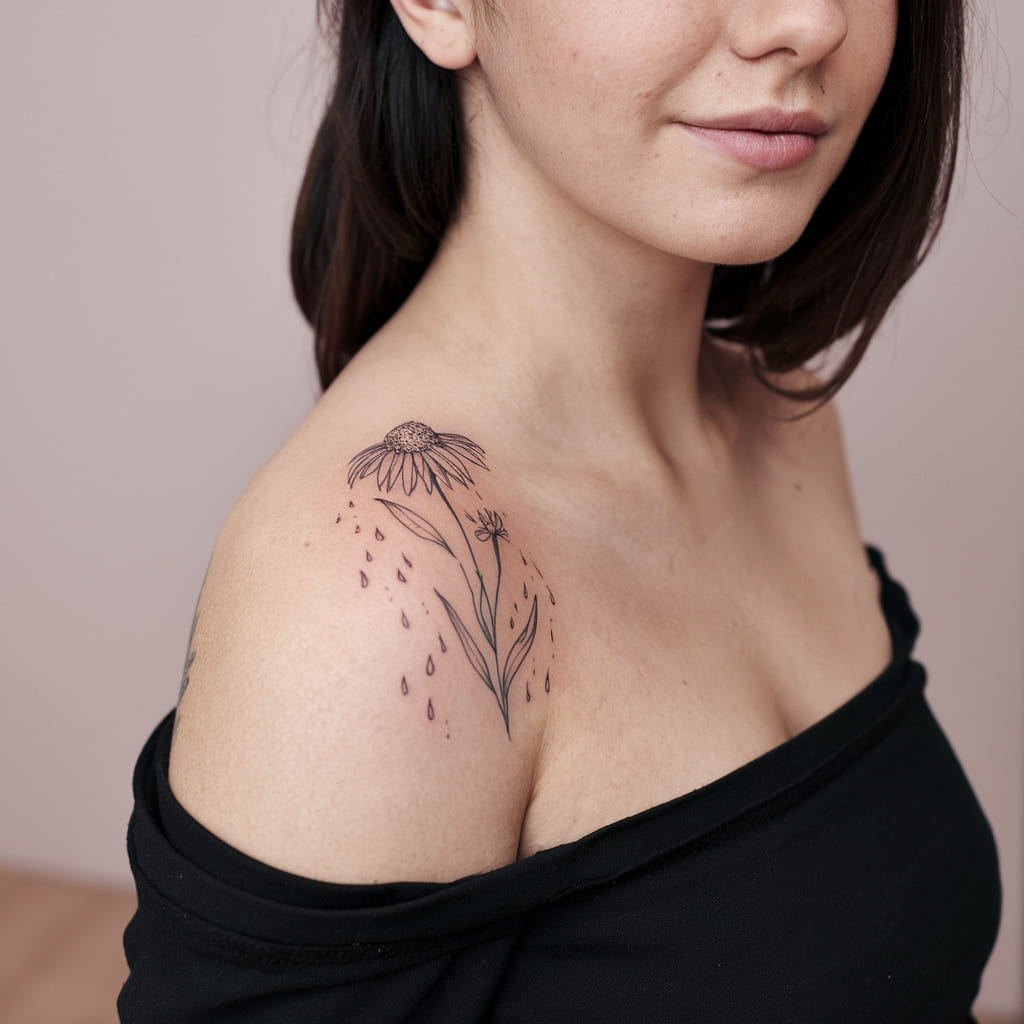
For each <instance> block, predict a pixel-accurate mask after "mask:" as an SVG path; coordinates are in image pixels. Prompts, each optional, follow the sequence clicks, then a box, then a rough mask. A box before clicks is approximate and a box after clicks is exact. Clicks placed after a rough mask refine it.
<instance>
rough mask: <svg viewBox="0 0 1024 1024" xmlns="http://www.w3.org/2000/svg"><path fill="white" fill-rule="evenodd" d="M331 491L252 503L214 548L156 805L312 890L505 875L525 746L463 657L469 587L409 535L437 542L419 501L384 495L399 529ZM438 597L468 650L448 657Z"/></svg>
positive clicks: (378, 511) (519, 805)
mask: <svg viewBox="0 0 1024 1024" xmlns="http://www.w3.org/2000/svg"><path fill="white" fill-rule="evenodd" d="M339 477H340V479H339V480H337V481H335V483H333V484H328V485H327V486H326V489H320V490H317V489H314V493H313V496H310V494H309V493H303V494H300V495H299V496H298V497H294V496H293V495H291V494H290V492H289V489H288V488H287V487H282V486H280V485H279V484H278V483H274V484H271V485H269V486H257V487H256V488H254V489H253V492H252V493H251V494H250V495H248V496H247V497H246V498H244V499H243V501H242V502H240V504H239V506H238V507H237V508H236V510H235V511H234V512H233V513H232V516H231V518H230V519H229V521H228V523H227V524H226V526H225V528H224V530H223V531H222V533H221V536H220V538H219V540H218V543H217V546H216V549H215V552H214V555H213V558H212V560H211V564H210V568H209V571H208V573H207V579H206V582H205V584H204V588H203V593H202V595H201V598H200V603H199V608H198V615H197V618H196V622H195V629H194V636H193V644H192V651H193V652H194V657H193V658H192V659H191V665H190V668H189V682H188V687H187V689H186V690H185V692H184V694H183V696H182V699H181V702H180V705H179V710H178V720H177V723H176V729H175V736H174V742H173V746H172V754H171V766H170V781H171V786H172V789H173V790H174V792H175V795H176V796H177V798H178V799H179V801H180V802H181V803H182V805H183V806H184V807H185V809H186V810H188V811H189V812H190V813H191V814H192V815H193V816H194V817H195V818H196V819H197V820H199V821H200V822H201V823H202V824H203V825H205V826H206V827H207V828H209V829H210V830H211V831H213V832H214V833H215V834H217V835H218V836H220V837H221V838H222V839H223V840H225V841H226V842H228V843H230V844H231V845H233V846H235V847H236V848H238V849H240V850H242V851H243V852H245V853H247V854H249V855H250V856H253V857H255V858H257V859H259V860H262V861H265V862H267V863H269V864H272V865H274V866H276V867H279V868H282V869H284V870H288V871H291V872H293V873H296V874H302V875H307V876H309V877H314V878H320V879H323V880H327V881H339V882H350V883H371V882H378V881H389V880H423V881H427V880H430V881H441V880H450V879H452V878H456V877H459V876H461V875H465V874H470V873H474V872H478V871H482V870H486V869H489V868H493V867H496V866H498V865H499V864H502V863H508V862H510V861H512V860H514V859H515V857H516V851H517V848H518V841H519V831H520V826H521V822H522V817H523V814H524V813H525V806H526V802H527V800H528V796H529V787H530V783H531V769H530V763H531V756H530V750H531V746H532V743H533V739H532V737H533V736H534V731H533V730H532V727H531V726H530V724H529V723H528V722H519V723H518V726H516V723H514V724H513V730H510V731H509V732H506V725H505V721H504V720H503V717H502V713H501V708H500V706H499V704H500V702H499V701H498V700H497V698H496V695H495V694H494V693H493V692H492V691H489V690H488V689H487V686H486V685H485V683H484V681H483V679H482V677H481V675H480V672H479V671H478V670H477V668H478V666H477V667H475V666H474V663H473V659H474V657H476V655H473V656H472V657H471V648H472V647H473V646H475V647H476V648H477V654H479V651H480V649H481V648H483V649H484V650H485V651H487V647H486V643H485V642H484V640H483V639H481V637H480V633H479V629H477V628H476V622H475V621H474V618H473V614H474V611H473V608H472V604H471V596H472V593H473V587H472V585H471V584H472V583H474V582H475V578H474V577H473V573H472V572H471V573H470V574H469V575H468V576H467V574H466V573H465V572H464V571H463V570H464V568H465V566H464V565H463V564H461V562H460V559H459V557H457V555H456V553H453V550H451V549H448V550H446V549H445V548H443V547H442V546H441V545H440V544H438V543H436V542H431V541H430V539H429V536H427V528H426V526H424V525H422V523H429V522H430V521H431V520H433V521H434V522H435V523H436V524H437V525H436V529H437V531H438V533H439V534H441V533H443V534H445V535H449V534H451V533H452V531H456V527H455V524H453V523H451V522H448V523H443V522H442V521H441V516H443V515H444V509H443V508H442V507H441V506H440V504H439V503H438V502H437V500H436V498H437V495H433V496H427V495H425V494H424V493H423V492H422V489H421V492H420V494H419V495H414V496H413V497H412V498H409V499H406V498H405V497H404V496H403V495H401V492H399V494H398V495H392V497H395V498H396V501H395V502H394V504H395V505H396V506H397V505H398V504H399V502H398V501H397V498H398V497H401V498H402V507H403V508H405V509H406V510H407V511H408V512H414V513H415V515H417V516H420V517H421V518H422V523H421V522H419V521H417V520H414V519H412V518H410V519H408V521H407V522H405V523H404V524H403V522H402V521H401V519H400V518H397V517H396V516H395V514H394V512H391V511H389V509H388V507H387V506H385V505H384V504H383V503H382V502H379V501H377V500H376V498H377V496H378V495H377V492H376V489H375V488H369V489H367V488H354V489H352V490H350V489H349V488H348V486H347V485H346V482H345V477H344V473H343V472H342V473H341V474H339ZM427 497H430V498H431V500H429V501H424V498H427ZM399 515H402V513H399ZM456 532H457V531H456ZM464 536H466V534H465V532H463V534H462V535H461V536H459V540H460V542H461V541H462V540H463V537H464ZM468 538H469V539H470V540H472V533H469V534H468ZM454 547H455V541H454V540H451V548H454ZM481 547H482V548H483V545H482V546H481ZM484 553H486V552H484V551H481V554H484ZM468 559H469V556H468V555H466V556H464V557H463V558H462V562H466V561H468ZM481 565H483V559H482V558H481ZM483 575H484V576H486V575H487V570H486V568H485V569H484V572H483ZM491 583H493V581H491V580H489V581H488V585H490V584H491ZM442 595H445V597H446V599H447V600H448V601H449V605H450V607H451V609H452V612H453V613H454V615H455V617H456V618H458V619H459V621H460V622H463V620H465V621H466V622H468V623H469V624H470V626H466V627H465V629H466V632H467V633H469V634H473V633H476V636H477V639H476V640H475V641H474V640H473V639H472V635H471V636H470V638H469V639H468V640H460V636H459V634H458V633H457V631H456V626H455V619H453V618H452V614H451V613H449V612H448V610H447V609H446V607H445V604H444V603H443V602H442V600H441V596H442ZM471 627H473V628H471ZM531 639H532V638H531ZM487 653H490V652H487ZM501 653H504V652H501ZM500 668H501V666H500V665H499V667H498V669H492V670H491V672H492V674H497V673H498V672H499V671H500Z"/></svg>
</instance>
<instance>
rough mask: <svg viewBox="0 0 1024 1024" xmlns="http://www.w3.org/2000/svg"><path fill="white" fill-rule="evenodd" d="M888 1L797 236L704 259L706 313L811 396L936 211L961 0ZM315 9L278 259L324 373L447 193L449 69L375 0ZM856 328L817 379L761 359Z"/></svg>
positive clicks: (926, 241)
mask: <svg viewBox="0 0 1024 1024" xmlns="http://www.w3.org/2000/svg"><path fill="white" fill-rule="evenodd" d="M898 6H899V14H898V19H899V20H898V27H897V34H896V44H895V49H894V52H893V58H892V64H891V66H890V68H889V73H888V75H887V77H886V80H885V84H884V85H883V87H882V91H881V94H880V96H879V98H878V101H877V102H876V103H875V106H874V109H873V110H872V112H871V115H870V117H869V118H868V121H867V123H866V124H865V126H864V129H863V131H862V133H861V135H860V138H859V139H858V141H857V144H856V146H855V148H854V150H853V153H852V154H851V156H850V159H849V161H848V162H847V164H846V166H845V167H844V169H843V171H842V173H841V174H840V175H839V178H838V179H837V180H836V182H835V184H834V185H833V186H832V188H831V189H830V190H829V192H828V193H827V194H826V196H825V198H824V199H823V200H822V202H821V204H820V205H819V207H818V209H817V211H816V212H815V214H814V216H813V217H812V219H811V221H810V223H809V224H808V226H807V228H806V230H805V231H804V233H803V234H802V235H801V237H800V239H799V240H798V241H797V243H796V244H795V245H794V246H793V247H792V248H790V249H789V250H787V251H786V252H785V253H783V254H782V255H781V256H779V257H777V258H776V259H773V260H770V261H768V262H767V263H760V264H756V265H752V266H740V267H731V266H720V267H717V268H716V269H715V272H714V275H713V278H712V284H711V294H710V297H709V301H708V309H707V314H706V326H707V330H708V331H709V332H710V333H712V334H714V335H715V336H717V337H720V338H723V339H725V340H729V341H734V342H740V343H743V344H745V345H746V346H747V349H748V353H749V356H750V362H751V366H752V369H753V371H754V373H755V375H756V376H757V377H758V379H759V380H760V381H761V382H762V383H763V384H764V385H765V386H766V387H768V388H770V389H771V390H773V391H776V392H778V393H779V394H785V395H788V396H789V397H791V398H794V399H799V400H803V401H816V400H819V399H820V400H821V401H826V400H828V398H830V397H831V396H832V395H834V394H835V393H836V392H837V391H838V390H839V388H840V387H841V386H842V385H843V384H844V383H845V382H846V380H847V379H848V378H849V376H850V374H851V373H853V371H854V369H855V368H856V366H857V364H858V363H859V362H860V360H861V358H862V356H863V355H864V352H865V350H866V349H867V346H868V343H869V342H870V341H871V338H872V337H873V335H874V334H875V332H876V330H877V329H878V326H879V324H880V323H881V321H882V319H883V317H884V316H885V313H886V311H887V310H888V308H889V306H890V304H891V303H892V301H893V300H894V299H895V298H896V295H897V294H898V293H899V291H900V289H901V288H902V287H903V285H904V284H905V283H906V282H907V280H908V279H909V278H910V276H911V275H912V274H913V273H914V271H915V270H916V269H917V267H918V266H919V265H920V263H921V260H922V259H923V258H924V256H925V255H926V254H927V252H928V250H929V248H930V247H931V244H932V242H933V241H934V238H935V235H936V232H937V231H938V228H939V225H940V223H941V221H942V217H943V214H944V213H945V209H946V203H947V200H948V197H949V191H950V185H951V182H952V176H953V170H954V165H955V161H956V150H957V141H958V137H959V125H960V102H961V89H962V76H963V63H964V0H900V2H899V5H898ZM342 8H344V14H343V12H342ZM319 12H320V16H321V21H322V24H323V26H324V28H325V31H326V34H327V35H328V38H329V39H331V40H332V41H333V43H334V49H333V54H334V57H335V59H336V72H335V81H334V88H333V92H332V95H331V97H330V101H329V103H328V106H327V110H326V112H325V114H324V118H323V121H322V122H321V124H320V127H319V130H318V132H317V135H316V141H315V142H314V144H313V149H312V152H311V154H310V158H309V163H308V166H307V168H306V175H305V179H304V180H303V183H302V189H301V191H300V193H299V198H298V203H297V207H296V211H295V219H294V223H293V227H292V251H291V273H292V283H293V286H294V289H295V296H296V298H297V300H298V303H299V306H300V307H301V309H302V312H303V314H304V315H305V317H306V319H307V320H308V321H309V322H310V324H311V325H312V327H313V329H314V332H315V337H316V359H317V367H318V369H319V373H320V382H321V384H322V386H323V387H325V388H326V387H327V386H328V385H329V384H330V383H331V381H332V380H334V378H335V377H336V376H337V375H338V373H339V372H340V371H341V369H342V367H343V366H344V365H345V363H346V362H347V361H348V359H349V358H350V357H351V356H352V355H353V354H354V353H355V351H356V350H357V349H358V348H359V347H360V345H362V344H363V343H364V342H365V341H366V340H367V339H368V338H369V337H370V336H371V335H372V334H373V333H374V332H375V331H376V330H377V329H378V328H379V327H380V326H381V325H382V324H383V323H384V322H385V321H386V320H387V319H388V318H389V317H390V316H391V315H392V314H393V313H394V312H395V311H396V310H397V309H398V307H399V306H400V305H401V304H402V302H404V301H405V299H406V298H407V296H408V295H409V293H410V292H411V291H412V289H413V288H414V287H415V285H416V283H417V282H418V281H419V279H420V277H421V276H422V274H423V272H424V270H425V269H426V266H427V264H428V263H429V262H430V260H431V258H432V257H433V255H434V253H435V252H436V250H437V246H438V243H439V241H440V239H441V236H442V235H443V233H444V231H445V228H446V227H447V225H448V222H449V220H450V219H451V217H452V215H453V213H454V212H455V210H456V208H457V206H458V203H459V197H460V195H461V187H462V170H463V165H462V155H463V152H464V147H465V139H464V133H463V126H462V118H461V112H460V107H459V97H458V90H457V86H456V81H457V80H456V77H455V75H454V74H453V73H452V72H450V71H446V70H443V69H441V68H439V67H437V66H436V65H434V64H432V63H431V62H430V61H429V60H428V59H427V58H426V57H425V56H424V55H423V53H422V52H421V51H420V50H419V48H418V47H416V46H415V45H414V44H413V43H412V41H411V40H410V39H409V38H408V36H407V35H406V33H405V30H404V29H403V28H402V25H401V23H400V22H399V20H398V17H397V16H396V15H395V13H394V11H393V9H392V7H391V4H390V3H389V2H388V0H343V2H342V0H319ZM854 332H856V334H855V336H854V337H853V344H852V345H851V346H850V350H849V352H848V353H847V355H846V357H845V359H844V361H843V362H842V364H841V365H840V366H839V368H838V369H837V370H836V371H835V372H834V373H833V375H832V377H831V378H830V379H829V380H827V381H825V382H824V383H822V384H821V385H820V386H817V387H813V388H806V389H802V390H799V391H787V390H786V389H784V388H782V387H780V386H778V385H776V384H773V383H772V382H771V381H770V380H768V379H767V378H766V377H765V376H764V373H765V371H767V372H768V373H772V372H776V373H784V372H787V371H789V370H793V369H795V368H797V367H800V366H803V365H804V364H806V363H807V362H808V361H809V360H810V359H811V358H812V357H813V356H815V355H817V354H818V353H820V352H822V351H824V350H825V349H826V348H827V347H828V346H830V345H831V344H833V343H834V342H836V341H837V340H839V339H840V338H843V337H846V336H847V335H853V334H854Z"/></svg>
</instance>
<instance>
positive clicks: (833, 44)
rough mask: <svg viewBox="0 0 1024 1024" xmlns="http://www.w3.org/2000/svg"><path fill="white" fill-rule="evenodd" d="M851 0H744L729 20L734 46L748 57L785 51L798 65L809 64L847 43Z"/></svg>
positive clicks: (736, 7)
mask: <svg viewBox="0 0 1024 1024" xmlns="http://www.w3.org/2000/svg"><path fill="white" fill-rule="evenodd" d="M848 2H849V0H740V2H739V3H737V4H736V5H735V6H734V8H733V11H732V14H731V17H730V20H729V33H730V45H731V46H732V50H733V52H734V53H736V54H737V55H738V56H740V57H742V58H744V59H745V60H759V59H760V58H762V57H767V56H768V55H769V54H781V55H784V56H785V57H786V58H787V59H788V61H789V63H790V64H792V65H794V66H795V67H809V66H811V65H814V64H817V63H818V62H819V61H822V60H824V59H825V58H826V57H828V56H829V54H831V53H834V52H835V51H836V50H838V49H839V47H840V46H842V45H843V41H844V40H845V39H846V33H847V29H848V28H849V23H848V21H847V17H846V6H847V3H848ZM853 2H857V0H853Z"/></svg>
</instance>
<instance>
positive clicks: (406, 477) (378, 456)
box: [348, 420, 554, 739]
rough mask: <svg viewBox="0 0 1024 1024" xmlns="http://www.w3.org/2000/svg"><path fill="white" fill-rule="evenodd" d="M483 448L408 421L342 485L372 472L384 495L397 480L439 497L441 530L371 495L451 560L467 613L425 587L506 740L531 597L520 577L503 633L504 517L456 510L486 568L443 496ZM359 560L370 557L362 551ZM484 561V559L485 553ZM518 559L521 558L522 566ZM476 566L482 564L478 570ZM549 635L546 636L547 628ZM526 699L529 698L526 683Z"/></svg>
mask: <svg viewBox="0 0 1024 1024" xmlns="http://www.w3.org/2000/svg"><path fill="white" fill-rule="evenodd" d="M484 454H485V453H484V450H483V448H481V447H480V445H478V444H476V443H475V442H473V441H471V440H469V438H467V437H463V436H462V435H461V434H442V433H438V432H436V431H434V430H432V429H431V428H430V427H428V426H427V425H426V424H425V423H418V422H416V421H413V420H410V421H408V422H406V423H402V424H400V425H399V426H397V427H394V428H393V429H392V430H389V431H388V432H387V434H385V436H384V441H383V442H382V443H381V444H375V445H371V446H370V447H369V448H364V449H363V450H362V451H361V452H359V453H358V454H357V455H356V456H355V457H354V458H353V459H352V460H351V462H350V463H349V466H348V484H349V487H350V488H351V487H354V486H355V485H356V484H357V483H358V482H359V481H360V480H363V479H365V478H366V477H368V476H371V475H372V476H375V479H376V484H377V490H378V492H384V493H390V492H391V491H392V489H393V488H394V487H395V486H396V485H398V484H399V483H400V484H401V487H402V490H403V491H404V492H405V494H406V495H407V496H411V495H412V494H413V493H414V491H416V489H417V487H419V486H420V485H422V488H423V491H425V492H426V494H428V495H434V496H436V497H437V498H438V499H439V500H440V504H441V505H443V507H444V511H445V512H446V513H447V519H443V520H441V522H442V523H443V522H448V523H449V526H448V527H446V532H447V536H446V533H445V532H442V530H440V529H438V527H437V526H436V525H435V523H434V522H431V520H430V519H427V518H426V517H425V516H424V515H422V514H420V513H419V512H417V511H414V510H413V509H411V508H409V507H407V506H406V505H402V504H399V503H398V502H395V501H391V500H390V499H388V498H383V497H377V498H375V499H374V500H375V501H377V502H379V503H380V504H381V505H382V506H383V507H384V508H385V509H386V510H387V511H388V513H390V515H391V516H392V517H393V518H394V520H395V521H396V522H397V523H398V524H399V525H400V526H402V527H403V528H404V529H405V530H406V531H408V533H410V534H412V535H413V536H414V537H416V538H417V539H419V540H422V541H429V542H430V543H432V544H436V545H437V546H438V547H440V548H442V549H443V550H444V551H446V552H447V553H448V554H449V555H450V556H451V557H452V558H453V559H455V562H456V563H457V565H458V568H459V570H460V573H461V575H462V578H463V580H464V582H465V584H466V593H467V597H468V600H469V602H470V604H471V607H472V611H473V615H472V617H469V616H466V615H465V614H464V610H465V609H464V606H463V613H460V612H459V610H458V609H457V608H456V606H455V603H453V602H452V601H450V600H449V599H448V598H447V597H446V596H445V595H444V594H442V593H441V592H440V591H439V590H438V589H437V588H436V587H435V588H433V592H434V594H435V595H436V596H437V599H438V600H439V601H440V603H441V606H442V607H443V608H444V611H445V614H446V616H447V618H448V621H449V622H450V623H451V626H452V629H454V631H455V635H456V636H457V637H458V639H459V644H460V645H461V647H462V650H463V653H464V654H465V656H466V660H467V661H468V662H469V664H470V666H471V667H472V669H473V671H474V672H475V673H476V674H477V675H478V676H479V677H480V679H481V680H482V681H483V683H484V685H485V686H486V687H487V688H488V690H490V691H491V693H492V694H493V695H494V699H495V700H496V701H497V704H498V709H499V710H500V711H501V716H502V720H503V722H504V724H505V732H506V735H507V736H508V738H509V739H511V738H512V732H511V727H510V724H509V693H510V691H511V688H512V683H513V681H514V680H515V679H516V677H517V675H518V674H519V672H520V670H521V669H522V668H523V665H524V663H525V661H526V659H527V657H528V656H529V654H530V652H531V650H532V649H533V645H534V640H535V639H536V636H537V618H538V608H537V595H536V594H533V595H532V601H530V600H529V598H530V595H529V592H528V588H527V585H526V583H525V582H524V583H523V593H522V601H523V602H524V603H526V611H525V615H526V621H525V624H523V625H522V628H521V629H519V631H518V632H516V624H515V616H514V615H510V616H509V617H508V627H507V628H508V630H509V631H510V632H506V627H505V619H504V618H501V619H499V615H498V601H499V598H500V597H501V582H502V559H501V548H500V546H499V541H505V542H506V543H508V541H509V532H508V529H507V527H506V526H505V522H504V519H503V517H502V515H501V514H500V513H499V512H496V511H494V510H493V509H488V508H484V509H483V510H482V511H481V510H480V509H477V510H476V515H475V516H474V515H472V514H470V513H469V512H468V511H466V512H464V513H463V514H464V516H465V519H466V520H467V521H468V522H469V523H470V524H472V528H473V536H474V537H475V538H476V541H477V542H479V543H480V544H484V545H486V544H488V543H489V544H490V547H491V551H492V553H493V557H494V563H493V568H492V567H491V566H490V565H489V564H488V565H487V566H485V567H482V565H481V558H478V553H477V549H476V548H475V546H474V544H473V543H472V542H471V541H470V539H469V536H468V534H467V532H466V528H465V526H464V525H463V521H462V518H461V517H460V516H459V514H458V512H457V511H456V510H455V508H454V507H453V506H452V501H451V499H450V498H449V496H448V492H449V491H454V485H455V484H456V483H458V484H460V485H461V486H462V487H463V488H467V489H468V487H469V485H470V484H474V480H473V477H472V475H471V472H470V466H471V465H472V466H477V467H479V468H481V469H484V470H486V469H487V463H486V462H485V461H484ZM478 496H479V494H478ZM452 526H454V529H452ZM357 530H358V527H357ZM376 536H377V539H378V540H380V539H383V535H382V534H381V532H380V530H379V529H378V530H377V531H376ZM520 554H521V553H520ZM481 557H482V556H481ZM403 559H404V561H405V565H406V566H407V567H411V563H410V562H409V560H408V559H407V558H405V556H404V555H403ZM367 560H371V556H370V553H369V551H367ZM485 561H486V562H487V563H489V562H490V559H489V558H488V559H486V560H485ZM526 564H527V563H526V558H525V556H524V557H523V565H524V566H525V565H526ZM484 568H486V570H487V571H486V573H485V571H484ZM397 578H398V579H399V580H400V581H401V582H406V576H405V575H404V574H403V573H402V571H401V569H399V571H398V575H397ZM360 579H361V581H364V580H366V579H367V576H366V573H365V571H361V572H360ZM361 585H362V586H363V587H364V588H365V587H366V586H367V583H366V582H362V583H361ZM519 600H520V599H519V597H518V595H515V596H509V597H506V606H507V605H508V604H510V603H511V604H512V605H513V608H512V611H513V612H515V613H518V612H519ZM467 622H468V623H469V625H467ZM406 623H407V618H406V616H405V613H404V612H403V613H402V624H403V626H406ZM406 628H408V627H407V626H406ZM551 636H552V639H553V637H554V634H553V632H552V634H551ZM441 644H442V650H446V649H447V648H445V647H444V641H443V640H441ZM428 666H429V667H428V675H432V674H433V672H434V670H435V667H434V663H433V661H432V660H430V661H429V662H428ZM408 689H409V683H408V681H407V680H406V678H405V677H403V679H402V693H403V694H407V693H408ZM549 690H550V684H549V683H547V681H546V682H545V691H546V692H547V691H549ZM526 699H527V700H529V699H530V691H529V683H528V682H527V687H526ZM429 710H430V711H431V712H432V711H433V704H430V707H429ZM433 717H434V716H433V714H428V718H429V719H430V720H431V721H432V720H433Z"/></svg>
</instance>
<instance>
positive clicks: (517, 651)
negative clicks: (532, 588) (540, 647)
mask: <svg viewBox="0 0 1024 1024" xmlns="http://www.w3.org/2000/svg"><path fill="white" fill-rule="evenodd" d="M536 635H537V595H536V594H534V595H533V607H532V608H531V609H530V618H529V619H528V620H527V623H526V625H525V626H523V631H522V633H520V634H519V636H517V637H516V642H515V643H514V644H513V645H512V648H511V650H510V651H509V652H508V657H507V658H506V659H505V671H504V672H502V674H501V689H502V693H504V694H507V693H508V691H509V687H510V686H511V685H512V680H513V679H514V678H515V675H516V673H517V672H518V671H519V668H520V666H521V665H522V664H523V662H524V661H525V660H526V656H527V655H528V654H529V653H530V648H531V647H533V640H534V637H535V636H536Z"/></svg>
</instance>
